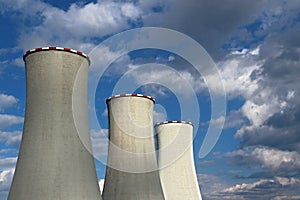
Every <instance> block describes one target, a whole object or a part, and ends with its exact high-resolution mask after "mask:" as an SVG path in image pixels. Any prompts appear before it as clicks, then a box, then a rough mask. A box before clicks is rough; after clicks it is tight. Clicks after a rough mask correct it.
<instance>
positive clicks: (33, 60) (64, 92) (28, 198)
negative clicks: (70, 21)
mask: <svg viewBox="0 0 300 200" xmlns="http://www.w3.org/2000/svg"><path fill="white" fill-rule="evenodd" d="M25 61H26V90H27V95H26V113H25V123H24V131H23V137H22V142H21V147H20V152H19V158H18V162H17V167H16V171H15V175H14V179H13V183H12V186H11V189H10V193H9V197H8V199H9V200H71V199H72V200H99V199H101V195H100V190H99V186H98V181H97V176H96V170H95V165H94V159H93V156H92V155H91V154H90V153H89V152H88V151H87V150H86V148H85V146H84V145H83V144H82V142H81V140H80V138H79V136H78V133H77V130H76V127H75V124H74V120H73V111H72V94H73V86H74V90H75V91H76V96H75V97H74V98H75V99H78V101H77V105H76V106H77V107H80V115H81V119H82V120H81V121H80V122H79V123H80V127H81V130H82V131H83V132H82V133H81V134H82V135H85V136H83V137H84V139H85V143H87V144H88V145H90V139H89V128H88V121H87V119H88V118H87V72H88V60H87V59H86V58H84V57H83V56H80V55H78V54H75V53H71V52H67V51H57V50H50V51H37V52H33V53H31V54H29V55H27V56H26V58H25ZM81 65H82V68H81V69H80V74H78V79H77V81H76V83H75V84H74V81H75V77H76V75H77V72H78V71H79V68H80V66H81Z"/></svg>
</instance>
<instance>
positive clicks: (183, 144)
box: [155, 121, 202, 200]
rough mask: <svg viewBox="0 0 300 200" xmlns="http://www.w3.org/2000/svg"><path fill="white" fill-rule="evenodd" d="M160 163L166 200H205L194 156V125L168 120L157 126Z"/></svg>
mask: <svg viewBox="0 0 300 200" xmlns="http://www.w3.org/2000/svg"><path fill="white" fill-rule="evenodd" d="M155 129H156V133H157V139H158V163H159V168H160V171H159V174H160V179H161V184H162V188H163V192H164V195H165V199H166V200H182V199H184V200H201V199H202V198H201V194H200V189H199V185H198V181H197V175H196V171H195V164H194V156H193V125H192V123H190V122H186V121H167V122H162V123H159V124H157V125H156V126H155Z"/></svg>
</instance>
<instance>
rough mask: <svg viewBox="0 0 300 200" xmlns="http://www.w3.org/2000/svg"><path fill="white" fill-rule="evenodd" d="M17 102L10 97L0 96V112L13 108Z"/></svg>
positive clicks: (14, 98)
mask: <svg viewBox="0 0 300 200" xmlns="http://www.w3.org/2000/svg"><path fill="white" fill-rule="evenodd" d="M18 101H19V100H18V99H17V98H16V97H14V96H12V95H7V94H0V111H2V110H4V109H6V108H9V107H11V106H13V105H14V104H16V103H17V102H18Z"/></svg>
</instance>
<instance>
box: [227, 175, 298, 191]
mask: <svg viewBox="0 0 300 200" xmlns="http://www.w3.org/2000/svg"><path fill="white" fill-rule="evenodd" d="M274 185H276V186H275V188H277V187H278V186H282V187H287V186H295V185H298V186H300V180H299V179H296V178H290V179H289V178H282V177H276V178H275V179H262V180H259V181H257V182H253V183H242V184H237V185H235V186H233V187H229V188H226V189H225V190H223V192H225V193H238V192H249V191H251V190H255V189H259V188H261V189H263V188H264V187H270V188H274Z"/></svg>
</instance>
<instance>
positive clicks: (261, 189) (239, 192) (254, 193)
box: [220, 177, 300, 200]
mask: <svg viewBox="0 0 300 200" xmlns="http://www.w3.org/2000/svg"><path fill="white" fill-rule="evenodd" d="M299 187H300V180H299V179H296V178H289V179H288V178H282V177H276V178H274V179H262V180H259V181H256V182H253V183H242V184H236V185H234V186H232V187H229V188H226V189H225V190H223V191H222V192H220V194H221V195H223V196H227V197H239V199H261V200H263V199H295V197H297V196H298V194H299V191H298V188H299Z"/></svg>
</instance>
